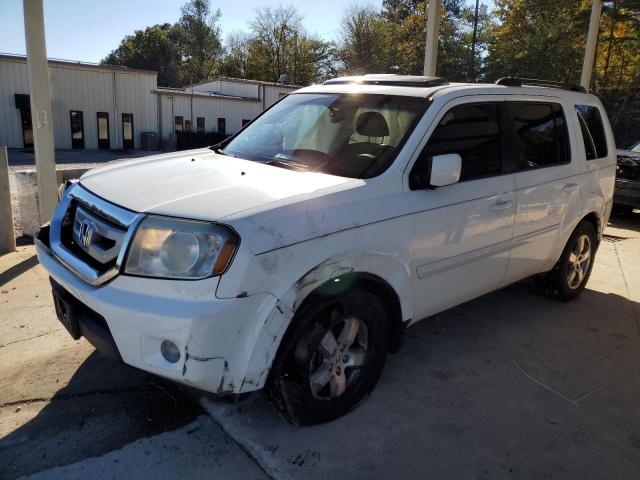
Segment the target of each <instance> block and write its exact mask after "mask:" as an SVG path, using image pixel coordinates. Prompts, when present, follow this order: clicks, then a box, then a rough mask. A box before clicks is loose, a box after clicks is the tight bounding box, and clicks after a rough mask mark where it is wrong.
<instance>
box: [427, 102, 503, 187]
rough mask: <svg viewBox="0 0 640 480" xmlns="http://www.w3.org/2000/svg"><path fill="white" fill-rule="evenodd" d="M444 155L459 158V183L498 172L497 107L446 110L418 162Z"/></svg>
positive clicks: (500, 161) (461, 107) (460, 107)
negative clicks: (448, 154)
mask: <svg viewBox="0 0 640 480" xmlns="http://www.w3.org/2000/svg"><path fill="white" fill-rule="evenodd" d="M446 153H457V154H459V155H460V156H461V157H462V173H461V174H460V181H463V180H471V179H474V178H478V177H484V176H487V175H491V174H496V173H499V172H501V171H502V158H501V157H502V155H501V153H502V148H501V143H500V120H499V115H498V105H497V104H495V103H478V104H469V105H460V106H457V107H454V108H452V109H451V110H449V111H448V112H447V113H446V114H445V116H444V117H442V120H440V123H439V124H438V126H437V127H436V129H435V130H434V131H433V133H432V134H431V137H430V138H429V142H428V143H427V145H426V146H425V148H424V150H423V151H422V153H421V154H420V159H419V160H418V161H421V160H422V162H425V161H428V159H429V158H430V157H433V156H435V155H443V154H446ZM423 164H424V163H423Z"/></svg>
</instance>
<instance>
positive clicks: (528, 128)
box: [508, 102, 570, 170]
mask: <svg viewBox="0 0 640 480" xmlns="http://www.w3.org/2000/svg"><path fill="white" fill-rule="evenodd" d="M508 105H509V112H510V116H511V121H512V125H513V128H514V130H515V137H516V147H517V155H518V157H517V169H518V170H529V169H532V168H538V167H548V166H551V165H559V164H562V163H568V162H569V159H570V157H569V146H568V137H567V128H566V122H565V118H564V114H563V112H562V107H561V106H560V105H558V104H552V103H536V102H508Z"/></svg>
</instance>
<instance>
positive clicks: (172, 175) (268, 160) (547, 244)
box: [36, 75, 616, 424]
mask: <svg viewBox="0 0 640 480" xmlns="http://www.w3.org/2000/svg"><path fill="white" fill-rule="evenodd" d="M586 152H591V154H589V155H587V153H586ZM615 172H616V149H615V146H614V140H613V135H612V131H611V127H610V125H609V122H608V120H607V116H606V114H605V111H604V109H603V108H602V105H601V103H600V101H599V100H598V99H597V98H596V97H594V96H592V95H588V94H586V93H585V92H584V90H582V89H580V87H563V86H560V85H556V84H554V83H550V82H543V81H525V80H524V79H517V78H512V77H508V78H505V79H501V80H499V81H498V82H497V83H496V84H454V83H448V82H447V81H446V80H444V79H442V78H437V77H420V76H398V75H365V76H360V77H344V78H336V79H333V80H329V81H327V82H325V83H324V84H323V85H314V86H311V87H306V88H302V89H300V90H298V91H296V92H295V93H293V94H291V95H288V96H287V97H285V98H283V99H282V100H281V101H279V102H278V103H276V104H275V105H274V106H272V107H271V108H269V109H268V110H267V111H265V112H264V113H263V114H262V115H260V116H259V117H257V118H256V119H255V120H253V121H252V122H251V123H249V124H248V125H247V126H245V127H244V128H243V129H242V130H241V131H239V132H238V133H237V134H235V135H234V136H232V137H230V138H229V139H228V140H226V141H225V142H223V143H221V144H220V145H217V146H216V147H212V148H211V149H201V150H191V151H183V152H177V153H170V154H163V155H158V156H153V157H147V158H145V159H142V160H137V161H131V162H128V163H122V164H119V165H116V166H108V167H105V168H99V169H95V170H92V171H90V172H88V173H86V174H85V175H84V176H82V178H81V179H80V181H79V182H78V183H75V184H73V185H72V186H70V187H69V188H67V189H66V190H65V191H64V193H63V195H62V198H61V201H60V204H59V205H58V207H57V210H56V212H55V215H54V217H53V219H52V221H51V223H50V225H46V226H44V227H43V228H42V229H41V230H40V232H39V233H38V235H37V241H36V243H37V250H38V258H39V260H40V262H41V263H42V265H43V266H44V268H46V269H47V270H48V272H49V273H50V276H51V284H52V286H53V296H54V300H55V306H56V311H57V315H58V318H59V319H60V321H61V322H62V323H63V324H64V325H65V326H66V328H67V329H68V330H69V332H70V333H71V335H72V336H73V338H76V339H77V338H79V337H80V336H84V337H85V338H86V339H87V340H88V341H89V342H91V343H92V344H93V345H94V346H95V347H96V348H97V349H98V350H100V351H102V352H104V353H106V354H108V355H111V356H113V357H116V358H118V359H121V360H122V361H124V362H125V363H127V364H129V365H132V366H134V367H137V368H140V369H142V370H146V371H148V372H152V373H154V374H157V375H160V376H163V377H166V378H169V379H172V380H175V381H177V382H182V383H184V384H187V385H190V386H193V387H197V388H198V389H202V390H205V391H209V392H213V393H217V394H243V393H247V392H252V391H256V390H258V389H262V388H263V387H267V388H268V390H269V392H270V394H271V398H272V399H273V400H274V404H275V405H276V407H278V408H279V409H281V410H282V411H283V412H284V413H285V414H286V415H287V417H288V418H289V419H290V420H291V421H293V422H294V423H297V424H309V423H317V422H323V421H327V420H330V419H333V418H336V417H338V416H340V415H342V414H344V413H345V412H347V411H348V410H350V409H351V408H353V407H354V406H355V405H357V404H358V402H359V401H361V400H362V399H363V398H365V397H366V396H367V395H368V394H369V392H371V390H372V389H373V388H374V385H375V384H376V381H377V380H378V377H379V376H380V374H381V372H382V369H383V366H384V363H385V358H386V356H387V353H389V352H394V351H396V350H397V349H398V348H399V346H400V345H401V341H402V338H403V332H404V331H405V329H406V328H407V327H408V326H410V325H412V324H413V323H415V322H417V321H418V320H421V319H424V318H426V317H429V316H431V315H434V314H436V313H438V312H440V311H443V310H445V309H448V308H450V307H453V306H455V305H458V304H460V303H462V302H465V301H467V300H470V299H472V298H474V297H477V296H479V295H483V294H485V293H488V292H491V291H493V290H496V289H499V288H501V287H504V286H505V285H509V284H511V283H514V282H517V281H519V280H522V279H524V278H527V277H535V278H536V280H537V283H538V284H539V285H540V287H541V288H542V290H543V291H544V292H545V293H546V294H548V295H550V296H552V297H554V298H558V299H560V300H571V299H573V298H575V297H576V296H577V295H578V294H579V293H580V292H581V291H582V290H583V289H584V287H585V284H586V283H587V281H588V279H589V275H590V273H591V269H592V267H593V262H594V258H595V254H596V251H597V248H598V244H599V242H600V240H601V238H602V232H603V229H604V227H605V225H606V224H607V220H608V218H609V214H610V211H611V207H612V196H613V189H614V181H615Z"/></svg>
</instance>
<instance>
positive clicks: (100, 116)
mask: <svg viewBox="0 0 640 480" xmlns="http://www.w3.org/2000/svg"><path fill="white" fill-rule="evenodd" d="M96 116H97V126H98V148H99V149H101V150H109V148H110V147H111V145H110V142H109V114H108V113H107V112H98V113H97V114H96Z"/></svg>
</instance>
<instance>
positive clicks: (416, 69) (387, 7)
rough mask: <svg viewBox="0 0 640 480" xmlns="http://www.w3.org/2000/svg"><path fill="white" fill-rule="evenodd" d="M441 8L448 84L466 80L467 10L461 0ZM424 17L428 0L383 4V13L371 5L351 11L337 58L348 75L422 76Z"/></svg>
mask: <svg viewBox="0 0 640 480" xmlns="http://www.w3.org/2000/svg"><path fill="white" fill-rule="evenodd" d="M443 4H444V14H443V17H442V19H441V23H440V41H439V48H438V66H437V73H438V75H441V76H444V77H446V78H449V79H450V80H462V81H464V80H468V78H469V76H470V58H471V57H470V46H471V35H470V31H471V29H470V27H471V24H470V23H469V16H468V13H469V8H468V7H467V6H466V4H465V2H464V1H463V0H444V2H443ZM426 13H427V2H425V1H416V0H385V1H384V2H383V4H382V9H381V11H380V12H379V13H376V12H375V10H373V9H372V8H371V7H370V6H364V7H361V6H356V7H351V8H349V9H347V10H346V11H345V14H344V17H343V20H342V43H341V46H340V49H339V53H338V58H339V60H341V61H342V63H343V64H344V65H345V68H346V70H347V71H354V72H357V71H359V72H361V73H367V72H397V73H402V74H413V75H420V74H422V72H423V68H424V49H425V38H426V19H427V16H426Z"/></svg>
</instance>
